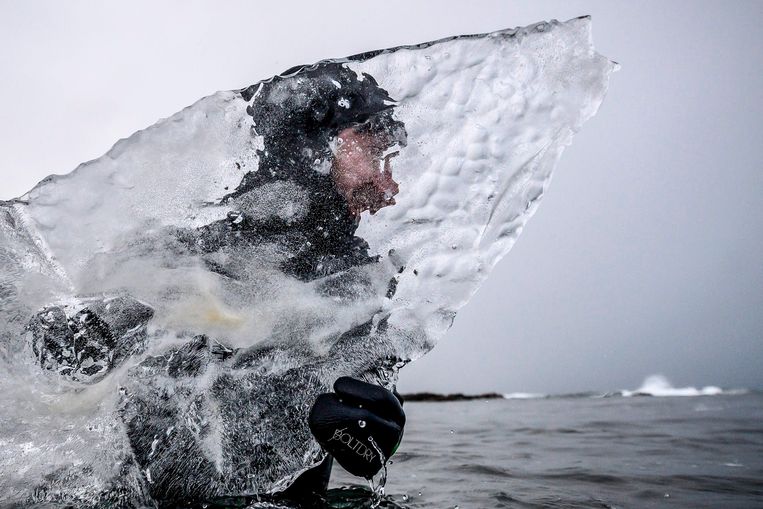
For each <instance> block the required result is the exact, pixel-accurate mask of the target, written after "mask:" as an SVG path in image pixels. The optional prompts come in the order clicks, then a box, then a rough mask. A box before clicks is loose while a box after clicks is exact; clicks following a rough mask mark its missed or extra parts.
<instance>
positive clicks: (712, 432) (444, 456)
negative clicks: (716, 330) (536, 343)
mask: <svg viewBox="0 0 763 509" xmlns="http://www.w3.org/2000/svg"><path fill="white" fill-rule="evenodd" d="M405 410H406V414H407V416H408V424H407V426H406V430H405V436H404V438H403V443H402V445H401V447H400V449H399V451H398V452H397V454H396V455H395V456H394V457H393V458H392V462H393V463H392V465H390V466H389V475H388V480H387V486H386V492H387V496H386V499H385V500H384V501H383V502H382V507H385V506H386V507H406V508H424V507H431V508H454V507H459V508H460V509H466V508H499V507H507V508H509V507H510V508H534V507H537V508H545V507H548V508H595V507H601V508H650V507H681V508H716V507H723V508H725V509H730V508H752V507H763V393H761V392H748V393H732V394H720V395H714V396H697V397H620V396H614V397H602V396H599V395H593V396H591V395H585V396H582V397H581V396H578V397H549V398H534V399H510V400H506V399H504V400H475V401H466V402H449V403H407V404H406V405H405ZM353 485H358V480H357V478H353V477H351V476H349V475H348V474H346V473H345V472H343V471H341V468H339V467H335V470H334V475H333V478H332V488H333V489H332V490H331V491H330V497H331V499H332V505H333V507H368V506H369V505H368V504H369V502H368V501H369V500H370V496H369V493H368V492H367V491H363V490H361V489H359V488H355V489H347V488H346V487H347V486H353ZM342 487H344V489H340V488H342Z"/></svg>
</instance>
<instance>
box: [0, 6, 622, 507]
mask: <svg viewBox="0 0 763 509" xmlns="http://www.w3.org/2000/svg"><path fill="white" fill-rule="evenodd" d="M614 67H615V65H614V64H613V63H612V62H610V61H608V60H607V59H606V58H604V57H602V56H601V55H598V54H597V53H595V52H594V51H593V49H592V45H591V40H590V20H589V19H587V18H581V19H576V20H571V21H569V22H567V23H558V22H551V23H541V24H538V25H534V26H531V27H527V28H523V29H517V30H508V31H503V32H496V33H493V34H487V35H481V36H473V37H462V38H452V39H447V40H443V41H438V42H436V43H431V44H423V45H419V46H415V47H402V48H396V49H393V50H385V51H381V52H371V53H367V54H363V55H359V56H356V57H351V58H349V59H339V60H333V61H324V62H321V63H319V64H316V65H314V66H310V67H302V68H299V69H295V70H290V71H289V72H287V73H285V74H284V75H283V76H281V77H277V78H273V79H270V80H265V81H263V82H260V83H256V84H255V85H252V86H251V87H248V88H247V89H244V90H242V91H230V92H219V93H217V94H214V95H212V96H209V97H206V98H204V99H202V100H200V101H199V102H197V103H196V104H194V105H192V106H190V107H188V108H186V109H185V110H183V111H181V112H179V113H177V114H176V115H174V116H172V117H171V118H169V119H166V120H163V121H160V122H158V123H157V124H155V125H154V126H152V127H149V128H148V129H146V130H144V131H140V132H138V133H136V134H134V135H133V136H131V137H130V138H128V139H126V140H121V141H120V142H118V143H117V144H116V145H115V146H114V148H112V149H111V150H110V151H109V152H108V153H107V154H106V155H104V156H103V157H101V158H100V159H97V160H95V161H91V162H88V163H85V164H83V165H81V166H80V167H78V168H77V169H76V170H75V171H74V172H72V173H70V174H67V175H64V176H54V177H50V178H47V179H45V180H44V181H43V182H41V183H40V184H38V185H37V186H36V187H35V188H34V189H33V190H32V191H30V192H29V193H28V194H26V195H24V196H22V197H20V198H19V199H17V200H12V201H10V202H3V203H0V295H2V307H0V406H1V407H2V408H4V409H6V411H4V413H3V414H2V415H1V416H0V492H1V493H3V494H2V495H0V497H2V499H1V501H3V502H9V503H10V502H19V503H26V502H29V501H55V502H68V501H73V502H75V503H77V504H80V505H81V504H85V503H106V504H108V503H114V502H120V503H125V504H133V505H135V504H140V503H150V502H151V501H152V500H157V499H164V500H178V499H187V498H191V499H200V498H208V497H215V496H224V495H229V494H250V493H263V492H271V491H277V490H279V489H282V488H284V487H285V486H287V485H288V484H289V483H290V482H291V480H292V479H293V478H294V476H295V475H297V474H299V473H300V472H301V471H303V470H304V469H306V468H309V467H310V466H312V465H315V464H316V463H318V462H319V461H320V460H321V459H322V455H323V453H322V451H321V450H320V448H319V447H318V446H317V444H316V443H315V442H314V441H313V440H312V438H311V436H310V433H309V431H308V429H307V426H306V415H307V412H308V410H309V408H310V406H311V404H312V402H313V401H314V398H315V396H316V395H317V394H318V393H320V392H323V391H325V390H327V389H328V387H330V385H331V383H333V381H334V380H335V379H336V378H337V377H338V376H341V375H351V376H356V377H360V378H364V379H366V380H369V381H374V382H377V383H381V384H383V385H386V386H388V387H391V386H392V385H393V384H394V383H395V379H396V371H397V369H399V367H401V366H402V365H404V363H405V362H407V361H409V360H412V359H415V358H417V357H419V356H421V355H423V354H424V353H426V352H427V351H428V350H429V349H431V348H432V347H433V346H434V344H435V343H436V341H437V340H438V339H439V338H440V337H441V336H442V334H443V333H444V332H445V331H446V330H447V329H448V327H449V326H450V324H451V322H452V320H453V317H454V316H455V313H456V311H457V310H458V309H459V308H460V307H461V306H463V305H464V304H465V303H466V302H467V301H468V299H469V298H470V296H471V295H472V294H473V293H474V291H475V290H476V289H477V287H478V285H479V283H480V282H481V281H483V280H484V278H485V277H487V275H488V273H489V272H490V270H491V268H492V267H493V266H494V264H495V263H496V262H497V261H498V260H499V259H500V258H501V257H502V256H503V255H504V254H505V253H506V252H507V251H508V250H509V249H510V247H511V245H512V244H513V242H514V241H515V240H516V238H517V236H518V235H519V233H520V232H521V229H522V227H523V225H524V224H525V222H526V220H527V219H528V218H529V217H530V216H531V215H532V213H533V212H534V211H535V208H536V207H537V204H538V200H539V198H540V197H541V196H542V194H543V192H544V190H545V188H546V186H547V184H548V181H549V178H550V176H551V172H552V170H553V167H554V164H555V162H556V160H557V159H558V157H559V156H560V154H561V151H562V149H563V148H564V146H566V145H567V144H568V143H569V142H570V141H571V137H572V135H573V133H574V132H575V131H576V130H577V129H579V128H580V126H581V125H582V123H583V122H584V121H585V120H587V119H588V118H589V117H590V116H591V115H593V114H594V113H595V112H596V110H597V108H598V106H599V104H600V102H601V100H602V99H603V96H604V93H605V91H606V87H607V82H608V78H609V74H610V73H611V72H612V71H613V69H614ZM369 212H375V214H373V215H371V214H369Z"/></svg>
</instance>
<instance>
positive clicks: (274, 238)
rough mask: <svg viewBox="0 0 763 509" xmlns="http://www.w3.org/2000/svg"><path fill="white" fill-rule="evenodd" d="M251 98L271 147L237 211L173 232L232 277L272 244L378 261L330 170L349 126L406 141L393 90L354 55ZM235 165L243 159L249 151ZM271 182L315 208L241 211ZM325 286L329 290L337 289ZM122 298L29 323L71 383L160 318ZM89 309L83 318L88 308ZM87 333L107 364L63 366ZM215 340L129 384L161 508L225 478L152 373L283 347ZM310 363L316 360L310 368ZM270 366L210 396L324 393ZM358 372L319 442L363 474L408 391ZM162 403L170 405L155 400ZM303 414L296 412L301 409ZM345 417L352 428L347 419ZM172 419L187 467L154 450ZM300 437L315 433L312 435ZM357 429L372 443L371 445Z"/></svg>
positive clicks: (145, 370) (262, 455)
mask: <svg viewBox="0 0 763 509" xmlns="http://www.w3.org/2000/svg"><path fill="white" fill-rule="evenodd" d="M297 71H298V75H297V76H298V78H299V80H298V81H295V79H294V78H293V77H291V78H290V77H289V75H291V74H293V73H295V72H297ZM241 97H242V98H243V99H244V100H246V101H248V102H251V104H250V105H249V107H248V109H247V111H248V112H249V114H250V115H251V116H252V118H253V126H252V136H253V137H261V139H262V142H263V145H264V148H263V149H261V150H258V151H257V156H258V159H259V161H258V166H257V169H256V171H250V172H248V173H246V174H245V176H244V178H243V180H242V182H241V184H240V185H239V186H238V187H237V188H236V189H235V190H232V191H231V192H230V194H228V195H227V196H226V197H225V198H224V199H223V202H224V203H227V204H229V205H230V206H231V208H232V209H233V210H234V211H233V212H231V213H230V214H228V217H227V218H226V219H223V220H220V221H216V222H213V223H211V224H209V225H206V226H204V227H201V228H199V229H195V230H188V229H186V230H175V231H174V232H171V234H172V235H173V236H174V238H175V240H176V241H177V242H179V244H180V245H183V246H185V248H184V249H186V250H188V251H190V252H191V253H197V254H198V255H199V256H200V257H201V259H202V260H204V263H206V264H207V267H208V268H209V270H211V271H213V272H216V273H218V274H220V275H222V276H224V277H230V278H233V279H237V278H238V277H239V276H238V275H237V274H236V273H235V271H234V270H233V269H231V268H230V267H228V266H225V265H224V264H221V263H219V262H217V261H216V258H215V257H214V256H213V255H214V254H215V253H217V252H220V251H222V250H228V251H231V250H232V251H235V252H238V253H242V254H243V255H245V254H246V253H247V251H248V249H250V248H255V247H257V246H260V245H262V244H264V243H272V244H275V245H278V246H279V247H280V248H282V249H281V250H282V252H283V253H286V255H285V256H284V257H283V259H282V261H281V262H280V269H281V270H282V271H283V272H284V273H285V274H287V275H290V276H292V277H294V278H297V279H299V280H301V281H311V280H314V279H316V278H320V277H325V276H328V275H332V274H337V273H340V272H343V271H346V270H347V269H350V268H352V267H357V266H361V265H365V264H369V263H374V262H375V261H377V260H378V257H377V256H375V255H373V254H369V246H368V244H367V243H366V242H365V241H364V240H363V239H361V238H359V237H357V236H355V232H356V230H357V227H358V220H357V218H355V217H353V215H352V214H351V213H350V211H349V207H348V205H347V203H346V202H345V200H344V198H343V197H342V196H341V195H340V194H339V192H338V191H337V190H336V188H335V185H334V182H333V180H332V178H331V175H330V173H329V172H328V171H326V168H327V167H330V163H331V160H332V157H333V153H332V149H331V143H332V141H333V140H334V138H335V137H336V136H337V135H338V133H339V132H341V130H343V129H346V128H348V127H353V128H355V129H357V130H358V131H360V132H369V133H373V135H374V137H375V138H376V139H379V140H382V141H383V142H385V143H387V144H389V145H390V146H391V145H393V144H395V143H397V144H400V145H404V144H405V128H404V126H403V124H402V123H401V122H399V121H397V120H395V119H394V118H393V116H392V105H393V104H394V103H393V101H392V100H391V99H390V97H389V96H388V94H387V92H386V91H384V90H383V89H381V88H380V87H379V86H378V85H377V83H376V81H375V80H374V79H373V78H372V77H371V76H368V75H364V76H362V77H360V79H359V77H358V76H357V75H356V74H355V73H354V72H353V71H352V70H350V69H348V68H346V67H345V66H344V65H342V64H338V63H332V62H327V63H322V64H317V65H315V66H312V67H306V68H301V69H299V70H297V69H293V70H290V71H287V72H286V73H284V75H283V76H278V77H275V78H273V79H271V80H269V81H266V82H262V83H259V84H256V85H253V86H252V87H249V88H247V89H245V90H242V91H241ZM385 140H386V141H385ZM237 164H241V165H243V164H244V162H243V158H242V161H241V162H240V163H237ZM272 184H288V185H289V186H292V187H293V188H294V189H303V190H304V191H305V196H306V199H305V200H302V203H301V205H303V206H304V207H303V208H304V210H302V211H301V213H300V214H299V215H297V216H296V217H284V216H283V215H280V214H277V213H274V214H252V213H251V212H248V211H247V210H246V208H245V207H241V210H238V209H237V205H238V204H241V203H243V202H244V201H245V200H246V197H247V195H248V194H249V193H256V192H257V191H258V190H260V189H266V188H265V187H264V186H268V185H272ZM274 212H276V211H274ZM324 290H325V291H328V292H330V291H332V289H331V288H330V286H327V287H326V288H325V289H324ZM340 291H341V289H340ZM392 292H394V287H393V288H392ZM120 299H122V300H120V301H118V304H119V305H114V304H112V305H111V306H105V305H103V303H101V302H96V301H94V302H93V303H91V304H89V305H88V306H86V308H85V309H84V310H82V311H80V313H79V314H78V315H77V316H72V317H67V316H66V314H65V312H64V311H63V309H62V308H59V307H55V306H54V307H51V308H46V309H43V310H42V311H41V312H40V313H38V314H37V315H36V316H35V317H34V318H33V319H32V321H31V322H30V330H32V332H33V333H34V334H33V344H32V346H33V350H34V353H35V355H36V356H37V358H38V361H39V362H40V364H41V366H42V367H43V368H45V369H49V370H52V371H57V372H58V373H60V374H61V375H62V376H65V377H69V378H71V379H72V380H75V381H78V382H85V383H92V382H96V381H98V380H99V379H100V378H101V377H102V376H105V374H106V373H108V372H109V371H111V370H112V369H113V368H114V367H115V366H117V365H118V364H119V363H121V362H123V361H124V359H126V358H128V357H129V356H130V355H132V354H135V353H139V352H140V351H141V350H142V348H143V347H144V345H145V341H146V340H147V336H146V327H145V325H146V323H147V322H148V321H149V320H150V319H151V318H152V316H153V310H152V309H150V308H147V307H146V306H144V305H143V304H141V303H139V302H137V301H135V300H134V299H131V298H130V297H129V296H122V297H120ZM112 301H113V299H112ZM51 310H52V311H51ZM83 313H84V314H83ZM80 314H83V316H82V317H80V316H79V315H80ZM368 326H369V324H363V325H361V326H358V327H357V328H356V330H353V331H348V332H347V333H346V334H345V336H347V337H346V339H345V341H352V338H354V337H356V336H360V335H362V334H365V333H366V329H367V328H368ZM83 335H85V337H87V338H88V344H89V345H91V350H92V351H89V352H88V355H89V356H90V357H92V358H93V360H94V361H95V365H97V371H93V370H94V369H95V368H92V367H87V368H86V367H83V366H79V365H72V366H71V369H63V370H62V369H61V366H62V365H65V363H67V362H71V360H72V359H78V358H79V356H78V355H77V353H76V352H74V351H73V349H76V347H77V344H78V343H77V342H76V340H75V338H76V337H82V336H83ZM339 343H341V338H340V341H339ZM93 345H95V346H93ZM216 345H217V344H216V343H215V342H214V341H213V340H212V339H210V338H207V337H206V336H196V337H194V338H193V340H192V341H190V342H189V343H188V344H186V345H183V346H181V347H178V348H173V349H172V350H171V351H168V352H166V353H165V354H163V355H159V356H156V357H149V358H147V359H145V360H144V361H143V362H142V363H141V364H140V366H139V367H140V370H139V371H138V372H137V373H138V374H139V377H138V378H136V379H135V381H134V384H133V385H130V384H129V383H128V384H127V387H126V388H125V389H124V396H123V401H122V403H121V404H120V405H121V409H120V413H121V416H122V419H123V421H124V422H125V426H126V428H127V433H128V438H129V440H130V444H131V446H132V449H133V452H134V456H135V461H136V462H137V464H138V466H139V468H140V469H141V470H142V471H146V470H148V469H149V467H150V468H151V471H152V475H153V479H152V481H151V483H150V488H149V489H150V492H151V496H152V497H153V498H154V499H155V500H158V501H160V503H162V505H166V506H172V504H173V502H172V501H173V500H180V499H182V500H187V501H189V502H188V503H185V502H184V503H183V506H184V507H190V506H191V505H190V504H192V502H190V501H192V500H194V499H196V500H198V499H204V498H206V497H208V496H214V495H215V493H216V491H215V490H216V488H214V487H212V488H207V487H206V486H207V485H208V483H210V482H212V483H213V484H212V486H215V484H214V483H217V484H219V485H222V484H224V482H225V480H224V479H223V480H221V479H216V478H215V479H212V481H209V479H210V478H212V477H214V476H216V475H218V474H217V473H216V470H215V467H214V465H213V464H212V463H210V462H209V461H207V460H206V459H205V456H204V454H202V453H200V452H198V450H197V449H198V446H197V444H196V439H195V438H194V437H193V436H190V435H188V434H187V433H186V434H183V433H185V432H182V430H179V429H176V428H175V426H174V425H173V423H174V422H176V421H177V420H178V419H181V418H182V415H183V414H182V412H185V411H186V410H184V408H187V405H188V404H189V403H188V402H186V403H183V401H182V399H181V400H178V401H177V402H175V401H174V400H176V399H177V397H173V398H172V399H171V400H168V399H166V398H164V397H163V396H162V394H163V393H162V391H163V389H162V383H158V382H157V384H156V386H153V385H152V383H153V382H152V380H153V378H158V377H165V379H166V380H167V381H168V382H169V383H173V384H174V383H178V384H181V385H182V383H184V382H183V380H187V379H190V378H193V377H196V376H198V375H199V374H201V373H203V372H204V369H205V367H206V366H207V365H209V364H210V363H218V364H219V365H225V366H227V368H226V369H230V370H234V371H235V370H246V369H250V366H254V365H256V363H257V362H258V359H260V358H264V357H267V356H269V355H271V352H276V353H275V354H273V355H277V351H276V350H277V348H276V349H273V350H269V348H271V347H268V346H265V347H262V346H257V347H256V348H253V349H252V350H251V351H233V350H230V349H226V348H225V347H220V348H218V347H217V346H219V345H217V346H216ZM115 352H116V354H115ZM91 366H92V365H91ZM306 369H307V371H309V370H310V369H315V368H310V367H309V366H308V367H307V368H306ZM304 370H305V369H303V371H304ZM259 376H260V375H258V374H257V373H250V374H247V377H248V378H247V379H245V380H250V381H249V382H247V383H250V384H256V386H257V387H258V390H257V391H255V392H245V391H244V390H243V389H242V388H240V387H238V385H237V384H240V381H239V379H237V378H235V377H232V376H229V375H221V376H220V377H219V379H218V380H217V381H216V382H215V384H214V385H213V386H212V389H211V393H210V394H211V395H210V398H216V401H218V402H224V404H225V405H227V406H228V409H227V410H226V412H229V413H230V421H231V422H233V423H235V420H236V419H248V418H252V415H257V414H256V412H255V413H254V414H252V410H251V409H246V408H244V409H241V408H240V405H239V406H237V404H240V402H242V401H244V400H245V398H259V399H260V400H262V401H265V403H263V404H264V405H265V406H266V407H267V405H268V404H271V403H270V402H269V401H268V399H267V398H268V395H267V392H268V391H271V392H278V393H287V394H288V391H289V390H295V391H297V390H300V389H299V388H300V387H301V388H302V389H301V390H302V393H301V394H302V395H303V396H305V395H309V394H313V395H317V393H315V392H310V391H311V390H314V387H308V386H307V385H306V384H307V383H308V381H309V379H310V374H309V373H307V374H304V373H301V374H300V373H297V370H296V369H295V370H294V371H293V372H292V371H288V372H286V373H285V374H284V375H281V376H280V378H279V377H275V378H273V377H271V378H270V379H268V382H267V384H264V379H262V378H258V377H259ZM140 377H145V378H142V379H141V378H140ZM340 380H343V379H340ZM348 380H351V379H344V381H343V382H339V381H338V382H337V383H338V384H339V385H338V386H335V391H336V393H342V392H343V391H345V392H346V396H345V397H344V399H343V398H342V397H339V396H336V394H331V395H328V394H323V395H321V396H318V399H317V400H315V407H314V408H313V412H312V414H311V422H310V425H311V430H312V432H313V434H314V435H315V436H316V438H317V439H318V441H319V443H321V445H323V447H324V448H325V449H326V450H327V451H328V452H330V453H331V454H333V455H334V456H335V457H336V458H337V460H338V461H339V462H340V463H342V464H343V466H345V468H347V469H348V470H349V471H351V472H353V473H356V475H360V476H363V477H369V476H370V475H373V473H375V472H376V471H378V470H379V469H380V468H381V466H382V462H383V460H384V458H382V457H380V456H381V455H379V454H378V453H377V451H376V450H373V451H372V449H373V447H368V445H369V444H368V443H367V440H366V439H364V438H363V437H364V436H366V438H367V436H371V435H373V437H374V438H375V440H376V445H377V446H378V447H379V449H380V450H381V451H382V455H383V456H386V457H388V456H389V455H390V454H392V452H393V451H394V448H395V447H396V446H397V444H398V443H399V440H400V437H401V436H402V427H403V425H404V415H403V413H402V408H401V406H400V403H399V401H400V400H399V398H396V397H395V396H393V395H392V393H390V392H389V391H387V390H386V389H382V388H381V387H379V386H375V385H371V384H366V383H364V382H360V381H357V380H356V381H348ZM176 381H177V382H176ZM300 384H302V385H300ZM323 390H325V388H324V389H323ZM152 391H153V392H152ZM311 397H314V396H311ZM236 398H239V399H236ZM162 401H164V403H162V404H166V407H161V406H157V405H159V404H160V403H161V402H162ZM189 401H190V400H189ZM197 403H198V404H199V405H202V404H203V402H196V401H195V400H194V401H190V404H193V405H195V404H197ZM173 405H175V406H173ZM178 405H180V406H178ZM182 405H186V406H185V407H183V406H182ZM360 406H364V408H362V409H361V408H360ZM289 418H291V417H289ZM294 418H297V415H296V414H295V416H294ZM301 418H302V419H304V417H301ZM360 421H363V422H364V423H366V424H367V428H365V426H364V427H363V428H360V427H359V424H358V423H359V422H360ZM303 422H304V421H303ZM340 424H342V426H344V428H342V427H339V428H337V427H336V426H339V425H340ZM285 425H288V423H286V424H285ZM350 428H353V430H354V433H355V434H354V435H353V436H352V437H351V438H346V437H347V435H346V434H340V435H337V437H336V438H334V433H336V432H337V430H342V429H344V431H343V432H342V433H345V432H346V431H347V430H348V429H350ZM169 429H175V431H173V434H172V437H171V438H172V440H173V441H174V443H175V444H178V443H180V444H184V445H183V447H185V448H186V455H187V456H188V457H196V456H198V458H199V460H198V461H196V460H194V462H193V463H192V464H185V463H183V461H184V460H183V459H182V458H179V459H178V458H175V457H173V456H168V457H167V458H166V459H161V458H160V459H157V457H158V456H160V455H161V454H162V451H164V450H165V449H164V447H165V445H164V443H163V442H160V443H159V444H158V445H157V443H156V440H157V438H156V437H158V439H160V440H164V439H165V434H166V435H167V436H168V437H169V431H167V430H169ZM356 435H357V436H356ZM332 438H334V439H333V440H332ZM299 439H301V440H302V439H303V440H305V441H309V437H299ZM353 439H354V440H355V441H352V440H353ZM168 440H169V439H168ZM360 440H365V441H364V442H363V443H362V444H361V443H360ZM167 447H170V445H167ZM238 447H239V449H237V450H241V451H243V452H242V454H245V455H246V456H247V457H248V459H247V460H246V461H247V463H246V468H251V469H256V468H268V466H269V465H270V463H269V462H270V461H271V460H270V459H269V458H273V459H275V458H277V455H278V451H275V450H274V449H273V448H272V447H271V446H268V445H267V444H262V443H256V442H252V443H251V444H247V443H244V444H238ZM155 450H156V451H157V453H156V455H154V451H155ZM167 450H169V449H167ZM359 451H360V452H361V453H362V454H359ZM168 454H169V453H168ZM175 461H180V463H175ZM331 464H332V459H331V456H329V457H327V458H326V460H325V461H324V462H323V463H322V464H321V465H320V466H318V467H315V468H313V469H312V470H310V471H308V472H306V473H305V474H303V475H302V476H301V477H299V478H298V479H297V480H296V481H295V482H294V483H293V484H292V485H291V487H289V488H288V489H287V490H286V491H285V492H283V494H282V496H283V497H286V498H289V499H290V500H296V499H299V500H305V499H311V498H314V496H315V494H319V493H323V492H325V490H326V487H327V485H328V480H329V477H330V473H331ZM258 465H261V467H258ZM205 483H207V484H205ZM162 500H163V501H164V502H161V501H162ZM205 503H206V504H209V503H210V502H209V501H207V502H205Z"/></svg>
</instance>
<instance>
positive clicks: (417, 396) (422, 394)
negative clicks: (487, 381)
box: [402, 392, 505, 402]
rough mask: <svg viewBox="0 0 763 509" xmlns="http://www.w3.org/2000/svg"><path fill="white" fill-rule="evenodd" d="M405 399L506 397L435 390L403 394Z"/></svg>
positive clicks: (488, 393) (455, 399)
mask: <svg viewBox="0 0 763 509" xmlns="http://www.w3.org/2000/svg"><path fill="white" fill-rule="evenodd" d="M402 396H403V401H434V402H440V401H472V400H475V399H504V398H505V397H504V395H503V394H499V393H497V392H486V393H484V394H461V393H460V392H459V393H455V394H437V393H434V392H414V393H411V394H403V395H402Z"/></svg>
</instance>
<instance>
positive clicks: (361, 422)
mask: <svg viewBox="0 0 763 509" xmlns="http://www.w3.org/2000/svg"><path fill="white" fill-rule="evenodd" d="M358 426H360V427H361V428H365V427H366V421H358Z"/></svg>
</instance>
